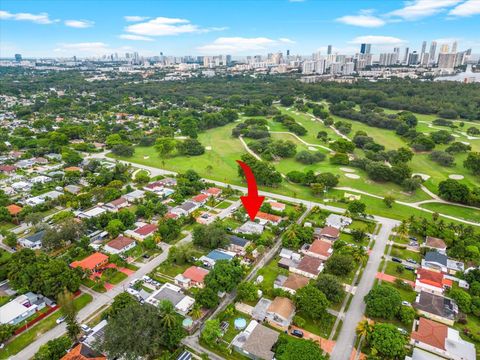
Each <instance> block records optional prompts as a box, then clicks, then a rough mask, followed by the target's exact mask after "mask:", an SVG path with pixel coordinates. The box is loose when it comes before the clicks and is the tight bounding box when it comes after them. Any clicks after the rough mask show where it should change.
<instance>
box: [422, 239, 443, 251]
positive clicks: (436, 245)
mask: <svg viewBox="0 0 480 360" xmlns="http://www.w3.org/2000/svg"><path fill="white" fill-rule="evenodd" d="M423 246H424V247H426V248H428V249H434V250H436V251H438V252H439V253H442V254H446V252H447V244H445V241H443V240H442V239H439V238H436V237H433V236H427V237H426V238H425V244H424V245H423Z"/></svg>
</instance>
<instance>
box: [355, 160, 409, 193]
mask: <svg viewBox="0 0 480 360" xmlns="http://www.w3.org/2000/svg"><path fill="white" fill-rule="evenodd" d="M350 165H351V166H354V167H358V168H360V169H363V170H365V172H366V173H367V175H368V177H369V178H370V179H372V180H374V181H380V182H381V181H384V182H386V181H391V182H394V183H396V184H399V185H403V186H405V187H408V186H409V185H410V184H409V181H410V179H411V176H412V171H411V169H410V168H409V167H408V165H407V164H405V163H401V162H400V163H396V164H394V165H392V166H391V167H390V166H388V165H387V164H385V163H384V162H381V161H372V160H370V159H355V160H352V161H351V162H350Z"/></svg>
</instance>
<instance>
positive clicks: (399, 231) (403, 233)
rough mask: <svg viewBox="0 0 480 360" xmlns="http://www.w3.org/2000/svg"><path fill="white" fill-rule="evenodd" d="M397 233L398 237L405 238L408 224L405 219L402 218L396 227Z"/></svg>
mask: <svg viewBox="0 0 480 360" xmlns="http://www.w3.org/2000/svg"><path fill="white" fill-rule="evenodd" d="M397 235H398V236H400V239H402V240H403V239H405V238H406V237H407V235H408V224H407V222H406V221H405V220H402V222H401V224H400V225H398V227H397Z"/></svg>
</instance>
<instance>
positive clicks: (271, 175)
mask: <svg viewBox="0 0 480 360" xmlns="http://www.w3.org/2000/svg"><path fill="white" fill-rule="evenodd" d="M241 160H242V161H243V162H244V163H245V164H247V165H248V166H249V167H250V168H251V169H252V172H253V174H254V175H255V179H256V180H257V183H258V184H259V185H265V186H277V185H279V184H280V183H281V182H282V175H281V174H280V173H279V172H278V171H277V170H275V167H274V166H273V165H271V164H269V163H267V162H264V161H260V160H257V159H255V158H254V157H253V156H252V155H250V154H244V155H242V157H241ZM238 176H240V177H242V178H243V177H244V173H243V169H242V168H241V167H240V166H238Z"/></svg>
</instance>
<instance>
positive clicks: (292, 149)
mask: <svg viewBox="0 0 480 360" xmlns="http://www.w3.org/2000/svg"><path fill="white" fill-rule="evenodd" d="M248 146H249V147H250V149H252V150H253V151H254V152H256V153H257V154H260V155H261V156H262V158H264V159H265V160H268V161H271V160H273V159H275V158H278V157H280V158H290V157H293V156H295V154H296V153H297V145H296V144H295V143H294V142H292V141H290V140H272V139H270V138H263V139H259V140H255V141H252V142H250V143H249V144H248Z"/></svg>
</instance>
